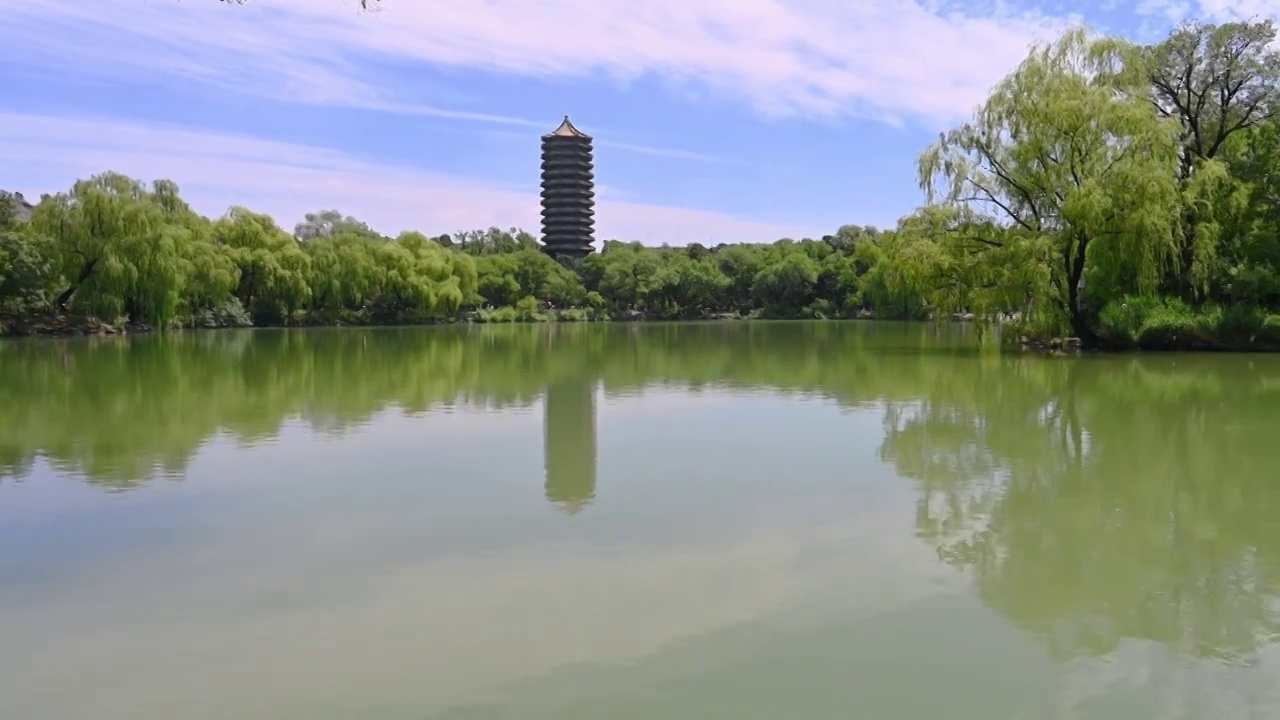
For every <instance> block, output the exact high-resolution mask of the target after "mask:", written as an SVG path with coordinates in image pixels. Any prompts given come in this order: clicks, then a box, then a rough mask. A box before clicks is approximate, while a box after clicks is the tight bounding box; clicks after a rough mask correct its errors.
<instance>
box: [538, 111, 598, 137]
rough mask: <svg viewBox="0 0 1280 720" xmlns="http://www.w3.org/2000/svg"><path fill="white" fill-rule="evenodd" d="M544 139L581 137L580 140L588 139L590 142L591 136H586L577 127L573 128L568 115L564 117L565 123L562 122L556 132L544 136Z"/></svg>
mask: <svg viewBox="0 0 1280 720" xmlns="http://www.w3.org/2000/svg"><path fill="white" fill-rule="evenodd" d="M542 137H544V138H549V137H579V138H586V139H588V140H590V139H591V136H590V135H588V134H586V133H584V132H582V131H581V130H579V129H578V128H576V127H574V126H573V123H572V122H570V121H569V116H568V115H565V116H564V120H563V121H561V123H560V127H558V128H556V129H555V130H552V131H551V132H549V133H547V134H546V135H543V136H542Z"/></svg>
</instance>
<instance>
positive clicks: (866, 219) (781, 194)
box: [0, 0, 1280, 245]
mask: <svg viewBox="0 0 1280 720" xmlns="http://www.w3.org/2000/svg"><path fill="white" fill-rule="evenodd" d="M9 5H10V6H9V7H6V9H5V12H4V21H3V22H2V23H0V87H3V88H4V92H3V93H0V188H5V189H11V190H19V191H22V192H24V193H26V194H28V195H30V196H38V195H39V193H41V192H52V191H58V190H63V189H65V188H67V187H69V186H70V184H71V183H72V182H73V181H74V180H75V179H76V178H77V177H86V176H88V175H90V174H93V173H95V172H100V171H103V170H107V169H113V170H117V171H120V172H125V173H127V174H130V175H133V176H135V177H138V178H141V179H144V180H152V179H155V178H161V177H163V178H170V179H173V180H175V181H177V182H178V184H179V185H180V186H181V187H182V188H183V192H184V194H185V195H186V196H187V198H188V199H189V200H190V201H191V203H192V204H193V205H194V206H195V207H196V208H197V209H198V210H200V211H201V212H203V213H205V214H208V215H219V214H221V213H222V212H224V211H225V210H226V209H227V208H228V207H230V206H231V205H244V206H247V207H250V208H252V209H255V210H260V211H264V212H269V213H271V214H272V215H274V216H275V217H276V218H277V220H279V221H280V222H281V224H282V225H284V226H285V227H292V225H293V223H295V222H296V221H297V220H299V219H301V216H302V215H303V214H304V213H305V212H307V211H310V210H318V209H326V208H337V209H339V210H342V211H343V212H346V213H348V214H351V215H354V216H356V217H358V218H360V219H362V220H365V221H366V222H368V223H370V224H371V225H372V226H374V227H375V228H376V229H378V230H381V231H383V232H385V233H395V232H398V231H400V230H402V229H420V230H423V231H424V232H428V233H431V234H436V233H440V232H452V231H456V230H463V229H472V228H481V227H488V226H490V225H499V226H502V227H507V226H511V225H517V226H521V227H525V228H528V229H530V230H532V231H535V232H536V230H537V218H538V205H537V203H538V199H537V191H538V188H537V183H538V136H539V135H540V134H541V133H543V132H546V131H549V130H551V129H552V128H553V127H555V125H556V124H558V122H559V120H560V118H561V116H563V115H565V114H566V113H567V114H569V115H571V116H572V118H573V120H574V122H575V123H576V124H577V125H578V126H579V127H580V128H582V129H583V130H585V131H586V132H588V133H590V134H592V135H593V136H594V137H595V138H596V143H597V148H596V173H597V178H596V179H597V183H598V185H599V193H598V202H599V204H598V210H597V228H598V233H597V236H598V237H599V238H620V239H625V240H640V241H642V242H646V243H648V244H655V245H656V244H660V243H663V242H669V243H672V244H685V243H688V242H693V241H697V242H702V243H704V244H714V243H718V242H735V241H771V240H774V239H777V238H779V237H804V236H817V235H821V234H823V233H826V232H831V231H832V230H834V229H835V228H836V227H838V226H840V225H842V224H845V223H856V224H864V225H865V224H870V225H877V226H881V227H891V226H893V224H894V223H895V222H896V220H897V218H898V217H900V216H901V215H903V214H906V213H909V212H911V210H912V209H913V208H915V207H916V206H917V205H918V204H919V203H920V202H921V200H922V196H921V193H920V191H919V190H918V189H917V186H916V177H915V167H914V161H915V157H916V155H917V154H918V153H919V152H920V150H922V149H923V148H924V147H925V146H926V145H927V144H928V143H929V142H930V141H931V140H932V139H933V138H934V137H936V135H937V133H938V132H939V131H941V130H944V129H946V128H947V127H950V126H952V125H954V124H956V123H959V122H961V121H963V120H964V119H965V118H966V117H967V116H968V114H969V112H970V111H971V110H972V108H973V107H974V105H975V104H976V103H978V102H980V101H981V100H982V98H983V97H984V95H985V93H986V90H987V89H988V88H989V87H990V86H991V85H992V83H994V82H995V81H997V80H999V79H1000V78H1001V77H1002V76H1003V75H1004V74H1006V73H1007V72H1008V71H1009V70H1011V69H1012V68H1013V67H1014V66H1015V65H1016V64H1017V62H1018V61H1019V60H1021V58H1022V57H1023V56H1024V55H1025V52H1026V48H1027V46H1028V45H1029V43H1031V42H1033V41H1035V40H1037V39H1045V38H1051V37H1053V36H1055V35H1056V34H1057V33H1059V32H1061V30H1062V29H1063V28H1065V27H1066V26H1067V25H1069V24H1071V23H1075V22H1081V21H1083V22H1087V23H1089V24H1090V25H1092V26H1094V27H1096V28H1099V29H1102V30H1106V31H1110V32H1120V33H1123V34H1126V35H1129V36H1131V37H1137V38H1143V39H1149V38H1153V37H1158V36H1159V35H1161V34H1163V33H1164V32H1165V31H1167V29H1168V28H1169V27H1170V26H1171V25H1172V23H1173V22H1174V20H1176V19H1177V18H1179V17H1184V16H1187V15H1192V16H1198V17H1205V18H1208V19H1211V20H1229V19H1236V18H1240V17H1249V16H1253V15H1264V16H1274V15H1275V14H1276V13H1277V10H1280V0H1185V1H1181V0H1140V1H1139V2H1138V3H1136V4H1133V3H1118V2H1116V1H1115V0H1103V1H1102V2H1096V3H1092V4H1086V3H1081V4H1074V3H1065V2H1056V1H1048V2H1038V3H1036V2H1029V1H1028V0H1019V1H1016V2H1015V1H1009V2H1005V1H1000V0H996V1H994V2H993V1H991V0H977V1H975V2H966V3H957V2H949V1H947V0H864V1H863V2H855V0H647V1H643V2H627V3H624V2H621V1H620V0H618V1H616V2H615V1H611V0H604V1H601V0H540V1H539V2H534V1H533V0H383V2H382V5H383V8H382V9H381V10H380V11H378V12H376V13H361V12H359V11H358V7H357V4H356V0H249V2H248V3H247V4H245V5H242V6H233V5H226V4H224V3H220V2H215V1H214V0H15V2H13V3H11V4H9Z"/></svg>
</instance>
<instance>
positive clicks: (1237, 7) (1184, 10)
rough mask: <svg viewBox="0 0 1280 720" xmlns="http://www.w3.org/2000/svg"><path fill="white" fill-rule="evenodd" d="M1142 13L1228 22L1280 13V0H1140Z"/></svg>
mask: <svg viewBox="0 0 1280 720" xmlns="http://www.w3.org/2000/svg"><path fill="white" fill-rule="evenodd" d="M1137 11H1138V13H1139V14H1141V15H1154V16H1159V17H1164V18H1167V19H1169V20H1171V21H1173V22H1175V23H1176V22H1178V21H1180V20H1186V19H1190V18H1199V19H1203V20H1206V21H1208V22H1214V23H1224V22H1233V21H1239V20H1252V19H1257V18H1262V19H1265V18H1270V19H1273V20H1274V19H1276V17H1277V16H1280V1H1278V0H1139V2H1138V5H1137Z"/></svg>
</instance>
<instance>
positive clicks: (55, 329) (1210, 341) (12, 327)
mask: <svg viewBox="0 0 1280 720" xmlns="http://www.w3.org/2000/svg"><path fill="white" fill-rule="evenodd" d="M493 313H494V311H492V310H490V311H488V313H487V314H486V311H477V310H472V311H469V312H466V313H463V314H462V315H459V316H458V317H454V318H445V319H438V320H427V321H418V322H407V323H393V322H388V323H379V322H344V321H341V320H333V321H314V322H301V323H294V324H265V325H228V326H212V327H204V326H190V327H177V328H173V329H172V330H168V331H160V330H157V329H156V328H153V327H151V326H149V325H144V324H135V323H126V324H113V323H106V322H102V321H100V320H97V319H95V318H86V317H70V316H62V317H49V318H41V319H37V320H34V321H28V322H27V323H25V324H22V325H17V324H4V323H0V341H3V340H38V339H49V340H53V339H69V338H94V337H96V338H105V337H122V336H123V337H127V336H130V335H153V334H156V333H158V332H193V331H194V332H208V331H218V330H251V329H262V330H283V329H299V330H301V329H339V328H396V327H398V328H411V327H436V326H442V325H544V324H554V323H623V324H630V323H662V322H687V323H707V324H710V323H735V322H739V323H740V322H909V323H931V322H935V321H934V320H932V319H910V318H877V317H874V316H871V315H868V314H861V315H857V316H854V317H829V318H828V317H818V318H804V317H793V318H787V317H776V318H775V317H762V316H758V315H742V314H740V313H716V314H714V315H711V316H709V317H688V318H667V317H649V316H646V315H644V314H643V313H635V312H627V313H619V314H618V315H616V316H613V317H588V316H586V314H585V313H584V312H583V311H581V310H578V309H572V310H568V311H554V310H553V311H545V312H542V313H540V314H539V316H538V317H536V318H532V319H515V318H510V317H503V318H502V319H497V318H495V317H494V316H493ZM943 322H951V323H958V324H971V323H973V322H975V321H974V320H973V318H972V316H962V315H957V316H955V317H953V318H951V319H949V320H946V321H943ZM1002 350H1003V351H1005V352H1013V353H1019V352H1022V353H1034V354H1040V355H1051V356H1073V357H1074V356H1080V355H1086V354H1088V355H1125V354H1134V353H1170V352H1180V353H1181V352H1189V353H1210V354H1212V353H1250V354H1271V353H1280V341H1277V340H1272V339H1271V338H1267V339H1263V340H1262V342H1257V338H1250V340H1249V341H1247V342H1229V341H1226V340H1222V339H1218V338H1212V337H1205V336H1197V337H1189V338H1186V339H1185V340H1184V339H1183V338H1167V339H1165V340H1164V341H1163V342H1160V343H1150V344H1144V343H1124V342H1117V341H1115V340H1114V339H1111V340H1107V339H1104V340H1101V341H1099V342H1098V343H1097V344H1086V343H1084V342H1082V341H1081V340H1080V339H1079V338H1073V337H1034V336H1027V335H1018V336H1017V338H1016V339H1012V340H1011V341H1010V342H1006V343H1004V344H1003V347H1002Z"/></svg>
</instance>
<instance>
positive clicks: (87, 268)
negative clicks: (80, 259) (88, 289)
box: [54, 260, 98, 312]
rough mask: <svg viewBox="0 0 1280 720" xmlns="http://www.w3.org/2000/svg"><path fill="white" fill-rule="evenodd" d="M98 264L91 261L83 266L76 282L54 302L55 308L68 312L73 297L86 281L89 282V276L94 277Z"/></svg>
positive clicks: (95, 261)
mask: <svg viewBox="0 0 1280 720" xmlns="http://www.w3.org/2000/svg"><path fill="white" fill-rule="evenodd" d="M97 264H98V261H97V260H91V261H89V262H87V263H85V264H84V265H82V266H81V267H80V274H79V275H78V276H77V277H76V279H75V282H73V283H71V287H69V288H67V289H66V290H63V291H62V294H60V295H58V299H57V300H55V301H54V307H56V308H58V309H59V310H61V311H62V312H67V305H68V303H70V302H71V297H72V296H73V295H75V294H76V291H77V290H79V289H80V286H81V285H83V284H84V281H85V280H88V279H89V276H91V275H93V268H94V267H95V266H96V265H97Z"/></svg>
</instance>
